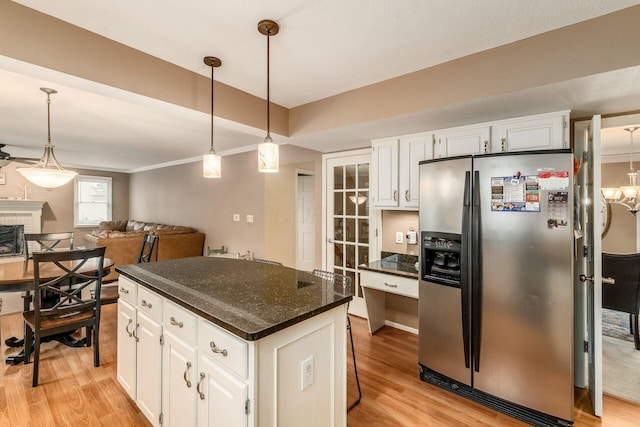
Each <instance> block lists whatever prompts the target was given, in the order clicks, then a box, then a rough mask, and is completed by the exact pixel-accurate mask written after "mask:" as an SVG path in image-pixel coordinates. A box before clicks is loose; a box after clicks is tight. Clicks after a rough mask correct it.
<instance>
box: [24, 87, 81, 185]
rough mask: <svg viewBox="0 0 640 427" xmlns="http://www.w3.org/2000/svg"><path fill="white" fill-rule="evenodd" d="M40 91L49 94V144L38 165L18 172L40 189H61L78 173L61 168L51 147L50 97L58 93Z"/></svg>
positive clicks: (46, 89)
mask: <svg viewBox="0 0 640 427" xmlns="http://www.w3.org/2000/svg"><path fill="white" fill-rule="evenodd" d="M40 90H41V91H43V92H44V93H46V94H47V143H46V144H45V146H44V154H43V155H42V158H41V159H40V161H39V162H38V163H37V164H36V165H34V166H31V167H28V168H26V167H25V168H18V169H17V171H18V172H19V173H20V174H21V175H22V176H24V177H25V178H27V179H28V180H29V181H31V182H32V183H33V184H35V185H37V186H39V187H43V188H47V189H51V188H56V187H60V186H62V185H64V184H66V183H67V182H69V181H71V180H72V179H73V178H75V176H76V175H78V172H75V171H70V170H67V169H64V168H63V167H62V166H60V163H58V160H57V159H56V156H55V154H54V153H53V145H51V99H50V96H51V95H53V94H55V93H58V92H57V91H56V90H54V89H49V88H46V87H42V88H40Z"/></svg>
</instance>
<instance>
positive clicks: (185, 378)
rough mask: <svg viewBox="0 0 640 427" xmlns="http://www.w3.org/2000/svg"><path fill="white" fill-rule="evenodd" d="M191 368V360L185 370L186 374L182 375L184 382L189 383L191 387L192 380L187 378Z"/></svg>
mask: <svg viewBox="0 0 640 427" xmlns="http://www.w3.org/2000/svg"><path fill="white" fill-rule="evenodd" d="M189 369H191V362H187V369H185V370H184V374H183V375H182V377H183V378H184V382H185V383H187V387H188V388H191V381H189V380H188V379H187V374H188V373H189Z"/></svg>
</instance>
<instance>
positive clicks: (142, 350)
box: [134, 312, 162, 426]
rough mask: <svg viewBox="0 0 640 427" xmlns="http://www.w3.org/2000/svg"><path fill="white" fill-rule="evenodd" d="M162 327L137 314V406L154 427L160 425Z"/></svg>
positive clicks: (145, 316) (150, 319) (147, 317)
mask: <svg viewBox="0 0 640 427" xmlns="http://www.w3.org/2000/svg"><path fill="white" fill-rule="evenodd" d="M161 335H162V325H161V324H160V323H159V322H157V321H155V320H153V319H152V318H150V317H149V316H147V315H145V314H144V313H141V312H138V325H137V327H136V332H135V334H134V337H137V352H136V353H137V356H138V357H137V359H138V360H137V369H136V371H137V386H138V387H137V401H136V402H137V404H138V407H139V408H140V410H141V411H142V413H143V414H144V415H145V416H146V417H147V419H148V420H149V421H151V424H153V425H154V426H158V425H160V411H161V409H162V401H161V396H162V394H161V384H162V346H161V345H160V336H161Z"/></svg>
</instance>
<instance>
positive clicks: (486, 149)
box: [484, 141, 489, 153]
mask: <svg viewBox="0 0 640 427" xmlns="http://www.w3.org/2000/svg"><path fill="white" fill-rule="evenodd" d="M484 152H485V153H488V152H489V141H484Z"/></svg>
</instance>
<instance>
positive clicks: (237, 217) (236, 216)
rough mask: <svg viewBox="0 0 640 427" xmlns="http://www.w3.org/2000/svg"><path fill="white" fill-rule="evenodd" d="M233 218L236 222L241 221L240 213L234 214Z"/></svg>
mask: <svg viewBox="0 0 640 427" xmlns="http://www.w3.org/2000/svg"><path fill="white" fill-rule="evenodd" d="M233 220H234V221H235V222H238V221H240V214H233Z"/></svg>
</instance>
